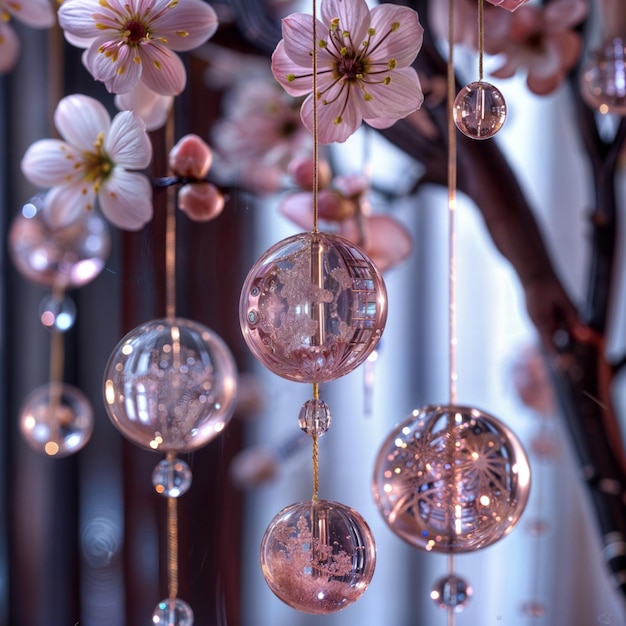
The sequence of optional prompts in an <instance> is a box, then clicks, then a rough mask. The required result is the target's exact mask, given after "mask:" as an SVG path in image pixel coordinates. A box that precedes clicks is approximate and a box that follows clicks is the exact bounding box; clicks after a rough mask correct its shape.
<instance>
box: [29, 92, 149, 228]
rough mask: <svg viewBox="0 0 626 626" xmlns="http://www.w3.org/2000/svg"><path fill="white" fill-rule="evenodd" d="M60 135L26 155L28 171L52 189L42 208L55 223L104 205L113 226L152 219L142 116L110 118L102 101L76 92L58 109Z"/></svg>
mask: <svg viewBox="0 0 626 626" xmlns="http://www.w3.org/2000/svg"><path fill="white" fill-rule="evenodd" d="M54 123H55V126H56V128H57V130H58V131H59V134H60V135H61V139H41V140H39V141H36V142H35V143H34V144H32V145H31V146H30V147H29V148H28V150H27V151H26V154H25V155H24V157H23V159H22V163H21V165H22V172H23V173H24V176H26V178H27V179H28V180H29V181H30V182H32V183H33V184H35V185H38V186H39V187H42V188H50V191H49V192H48V193H47V194H46V198H45V203H44V211H45V214H46V216H47V218H48V220H49V221H50V223H51V224H53V225H57V226H62V225H65V224H69V223H71V222H72V221H73V220H74V219H76V218H77V217H78V216H80V215H81V214H82V213H83V212H84V211H89V210H93V209H94V208H95V207H96V206H99V207H100V210H101V211H102V213H103V215H104V216H105V217H106V218H107V219H108V220H109V221H110V222H111V223H112V224H114V225H115V226H117V227H119V228H122V229H126V230H137V229H139V228H141V227H142V226H143V225H144V224H146V223H147V222H148V221H149V220H150V219H151V218H152V187H151V184H150V181H149V180H148V178H147V177H146V176H145V175H144V174H141V173H138V172H135V171H131V170H141V169H144V168H145V167H147V166H148V164H149V163H150V160H151V159H152V144H151V143H150V139H149V138H148V134H147V133H146V130H145V124H144V123H143V121H142V120H141V119H140V118H139V117H138V116H136V115H135V114H134V113H132V112H130V111H124V112H121V113H118V114H117V115H116V116H115V117H114V118H113V120H111V118H110V116H109V114H108V112H107V110H106V109H105V107H104V105H102V104H101V103H100V102H99V101H98V100H95V99H94V98H90V97H88V96H84V95H81V94H74V95H70V96H66V97H65V98H63V99H62V100H61V101H60V102H59V104H58V105H57V108H56V110H55V113H54Z"/></svg>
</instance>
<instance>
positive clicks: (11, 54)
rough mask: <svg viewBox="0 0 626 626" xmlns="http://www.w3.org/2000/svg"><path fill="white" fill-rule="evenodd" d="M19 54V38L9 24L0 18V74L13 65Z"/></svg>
mask: <svg viewBox="0 0 626 626" xmlns="http://www.w3.org/2000/svg"><path fill="white" fill-rule="evenodd" d="M19 54H20V40H19V37H18V36H17V35H16V34H15V31H14V30H13V28H12V27H11V26H9V25H8V24H6V23H5V22H3V21H1V20H0V74H6V73H7V72H9V71H10V70H12V69H13V68H14V67H15V64H16V63H17V59H18V57H19Z"/></svg>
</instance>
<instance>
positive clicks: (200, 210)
mask: <svg viewBox="0 0 626 626" xmlns="http://www.w3.org/2000/svg"><path fill="white" fill-rule="evenodd" d="M178 208H179V209H180V210H181V211H182V212H183V213H185V214H186V215H187V217H189V219H191V220H193V221H194V222H208V221H210V220H212V219H215V218H216V217H217V216H218V215H220V213H221V212H222V210H223V209H224V196H223V195H222V194H221V193H220V192H219V190H218V189H217V187H216V186H215V185H213V184H211V183H193V184H189V185H183V186H182V187H181V188H180V190H179V192H178Z"/></svg>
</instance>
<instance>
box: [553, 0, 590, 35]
mask: <svg viewBox="0 0 626 626" xmlns="http://www.w3.org/2000/svg"><path fill="white" fill-rule="evenodd" d="M588 13H589V4H588V3H587V2H586V1H585V0H555V1H554V2H549V3H548V4H546V6H545V9H544V15H545V21H546V25H547V28H548V29H549V30H560V31H563V30H565V29H566V28H569V27H572V26H578V24H580V23H581V22H582V21H583V20H584V19H585V18H586V17H587V14H588Z"/></svg>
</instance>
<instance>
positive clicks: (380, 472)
mask: <svg viewBox="0 0 626 626" xmlns="http://www.w3.org/2000/svg"><path fill="white" fill-rule="evenodd" d="M372 488H373V494H374V499H375V502H376V505H377V506H378V509H379V511H380V512H381V514H382V516H383V518H384V520H385V521H386V522H387V524H388V525H389V527H390V528H391V530H392V531H393V532H394V533H396V534H397V535H398V536H400V537H402V538H403V539H404V540H406V541H407V542H408V543H410V544H412V545H414V546H416V547H418V548H421V549H424V550H427V551H430V550H433V551H438V552H447V553H450V552H468V551H472V550H477V549H479V548H484V547H486V546H489V545H491V544H492V543H494V542H496V541H498V540H499V539H500V538H502V537H503V536H505V535H506V534H508V533H509V532H510V531H511V530H512V528H513V527H514V526H515V524H516V523H517V521H518V520H519V517H520V515H521V514H522V512H523V510H524V507H525V506H526V502H527V501H528V495H529V491H530V468H529V465H528V459H527V457H526V453H525V452H524V449H523V448H522V446H521V444H520V443H519V441H518V439H517V438H516V437H515V435H514V434H513V433H512V432H511V431H510V430H509V429H508V428H507V427H506V426H505V425H504V424H502V422H500V421H499V420H497V419H496V418H495V417H492V416H491V415H488V414H487V413H484V412H483V411H480V410H478V409H475V408H469V407H462V406H428V407H425V408H423V409H421V410H416V411H414V412H413V414H412V415H411V417H410V418H409V419H408V420H406V421H405V422H403V423H402V424H400V426H398V427H397V428H396V429H395V430H393V431H392V432H391V434H390V435H389V436H388V437H387V439H386V440H385V441H384V443H383V444H382V446H381V448H380V451H379V453H378V456H377V459H376V464H375V470H374V481H373V486H372Z"/></svg>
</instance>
